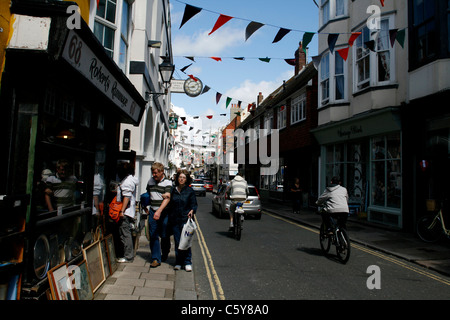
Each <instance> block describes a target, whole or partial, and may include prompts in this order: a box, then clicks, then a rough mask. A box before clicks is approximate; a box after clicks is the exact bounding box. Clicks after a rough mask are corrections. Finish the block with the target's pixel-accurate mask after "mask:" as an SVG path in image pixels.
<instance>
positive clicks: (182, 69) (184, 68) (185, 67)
mask: <svg viewBox="0 0 450 320" xmlns="http://www.w3.org/2000/svg"><path fill="white" fill-rule="evenodd" d="M190 66H192V63H191V64H189V65H187V66H184V67H183V68H181V69H180V70H181V71H182V72H184V71H185V70H186V69H187V68H189V67H190Z"/></svg>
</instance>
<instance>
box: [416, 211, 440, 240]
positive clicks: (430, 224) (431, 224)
mask: <svg viewBox="0 0 450 320" xmlns="http://www.w3.org/2000/svg"><path fill="white" fill-rule="evenodd" d="M439 233H440V224H439V221H438V220H437V219H436V216H434V215H427V216H423V217H422V218H420V219H419V221H417V235H418V236H419V238H420V239H422V240H423V241H425V242H436V241H438V239H439Z"/></svg>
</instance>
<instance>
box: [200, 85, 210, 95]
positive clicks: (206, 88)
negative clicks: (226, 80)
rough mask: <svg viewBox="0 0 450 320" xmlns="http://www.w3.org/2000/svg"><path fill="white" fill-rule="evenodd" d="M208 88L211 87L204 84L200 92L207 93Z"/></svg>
mask: <svg viewBox="0 0 450 320" xmlns="http://www.w3.org/2000/svg"><path fill="white" fill-rule="evenodd" d="M209 89H211V88H210V87H208V86H206V85H205V86H204V88H203V91H202V94H204V93H207V92H208V91H209Z"/></svg>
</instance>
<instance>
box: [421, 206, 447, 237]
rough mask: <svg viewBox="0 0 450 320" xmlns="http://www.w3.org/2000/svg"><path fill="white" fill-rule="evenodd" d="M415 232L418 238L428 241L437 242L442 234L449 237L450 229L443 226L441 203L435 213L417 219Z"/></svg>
mask: <svg viewBox="0 0 450 320" xmlns="http://www.w3.org/2000/svg"><path fill="white" fill-rule="evenodd" d="M416 232H417V235H418V236H419V238H420V239H422V240H423V241H425V242H429V243H432V242H437V241H438V240H439V238H440V237H441V236H442V234H444V235H445V236H446V237H447V238H449V239H450V229H447V228H446V227H445V222H444V216H443V214H442V204H441V208H440V209H439V211H438V212H437V213H436V214H435V213H431V214H427V215H425V216H423V217H421V218H420V219H419V220H418V221H417V225H416Z"/></svg>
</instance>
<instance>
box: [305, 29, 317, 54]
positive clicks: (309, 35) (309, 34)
mask: <svg viewBox="0 0 450 320" xmlns="http://www.w3.org/2000/svg"><path fill="white" fill-rule="evenodd" d="M313 37H314V33H313V32H305V34H304V35H303V40H302V47H303V52H304V53H305V54H306V48H307V47H308V44H309V43H310V42H311V40H312V38H313Z"/></svg>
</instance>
